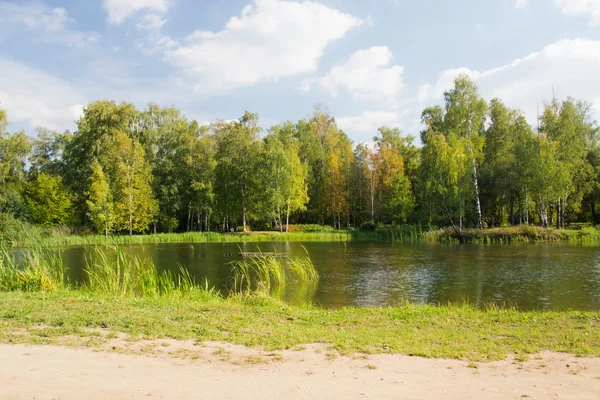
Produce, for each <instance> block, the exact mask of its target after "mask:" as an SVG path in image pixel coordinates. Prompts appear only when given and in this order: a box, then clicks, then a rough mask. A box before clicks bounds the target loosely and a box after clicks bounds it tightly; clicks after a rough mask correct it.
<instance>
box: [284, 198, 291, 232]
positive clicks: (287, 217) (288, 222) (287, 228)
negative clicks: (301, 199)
mask: <svg viewBox="0 0 600 400" xmlns="http://www.w3.org/2000/svg"><path fill="white" fill-rule="evenodd" d="M289 231H290V202H289V201H288V206H287V215H286V217H285V233H288V232H289Z"/></svg>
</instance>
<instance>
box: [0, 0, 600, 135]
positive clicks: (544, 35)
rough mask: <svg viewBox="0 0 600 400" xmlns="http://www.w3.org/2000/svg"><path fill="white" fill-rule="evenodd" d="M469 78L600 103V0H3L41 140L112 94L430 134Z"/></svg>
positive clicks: (10, 49) (216, 113)
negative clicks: (426, 126)
mask: <svg viewBox="0 0 600 400" xmlns="http://www.w3.org/2000/svg"><path fill="white" fill-rule="evenodd" d="M460 72H465V73H468V74H470V75H471V76H472V77H473V79H474V80H475V81H476V83H477V84H478V85H479V87H480V89H481V93H482V95H483V96H484V97H485V98H486V99H488V100H489V99H491V98H493V97H500V98H502V99H503V100H504V101H505V102H506V104H507V105H509V106H512V107H516V108H520V109H522V110H523V112H524V113H525V115H526V116H527V117H528V118H529V120H530V123H531V124H535V116H536V110H537V107H538V105H541V104H543V102H544V101H546V100H549V99H550V98H551V97H552V94H553V92H554V93H555V94H556V95H557V96H558V97H560V98H564V97H566V96H574V97H577V98H582V99H585V100H587V101H590V102H593V103H594V104H596V108H595V110H597V111H598V110H600V108H599V107H598V106H600V0H486V1H477V0H457V1H453V2H448V1H441V0H422V1H413V0H370V1H366V0H320V1H317V0H315V1H292V0H227V1H225V0H129V1H124V0H88V1H85V2H83V1H76V0H60V1H59V0H45V1H42V0H40V1H31V2H30V1H28V0H22V1H16V0H12V1H10V0H9V1H7V0H0V107H1V108H5V109H6V110H7V112H8V114H9V118H10V120H11V121H12V127H11V129H12V130H16V129H24V130H25V131H26V132H28V133H30V134H34V132H35V130H34V129H35V127H36V126H45V127H48V128H50V129H57V130H63V129H74V127H75V124H74V121H75V120H76V119H77V118H78V117H79V116H80V115H81V111H82V108H83V107H85V105H86V104H87V103H88V102H89V101H93V100H100V99H111V100H117V101H131V102H133V103H135V104H136V106H138V107H140V108H143V107H144V106H145V104H147V103H148V102H155V103H158V104H160V105H163V106H171V105H172V106H176V107H178V108H180V109H181V110H182V111H183V112H184V113H185V114H186V115H187V116H188V118H190V119H196V120H198V121H200V122H211V121H215V120H217V119H234V118H238V117H239V116H240V115H242V114H243V112H244V110H245V109H248V110H250V111H252V112H257V113H258V114H259V115H260V117H261V121H262V125H263V127H265V128H268V127H269V126H270V125H272V124H275V123H279V122H283V121H286V120H294V121H295V120H298V119H301V118H304V117H305V116H307V115H309V114H310V113H311V112H312V109H313V105H314V104H316V103H321V104H324V105H326V106H327V107H328V109H329V110H330V112H331V113H332V114H333V115H334V116H335V117H336V119H337V121H338V124H339V125H340V126H341V127H342V128H343V129H344V130H345V131H346V132H347V133H348V134H349V135H350V137H351V138H352V139H354V140H356V141H368V140H370V139H371V138H372V137H373V135H374V134H375V133H376V129H377V127H378V126H381V125H387V126H394V127H400V128H401V129H402V130H403V131H404V132H405V133H406V134H412V135H414V136H418V132H419V129H420V124H419V117H420V113H421V111H422V109H423V108H424V107H426V106H428V105H434V104H440V103H441V95H442V93H443V91H444V90H445V89H447V88H449V87H450V86H451V84H452V80H453V78H454V77H455V76H456V75H457V74H458V73H460ZM597 111H596V114H597V115H598V112H597Z"/></svg>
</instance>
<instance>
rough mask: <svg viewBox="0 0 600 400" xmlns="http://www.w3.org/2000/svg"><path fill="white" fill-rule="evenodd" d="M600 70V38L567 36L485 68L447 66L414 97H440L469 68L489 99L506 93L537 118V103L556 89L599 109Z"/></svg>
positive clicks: (561, 94) (562, 95) (505, 96)
mask: <svg viewBox="0 0 600 400" xmlns="http://www.w3.org/2000/svg"><path fill="white" fill-rule="evenodd" d="M598 71H600V40H583V39H575V40H567V39H564V40H560V41H558V42H556V43H553V44H551V45H549V46H546V47H544V48H543V49H542V50H541V51H539V52H536V53H532V54H530V55H528V56H526V57H524V58H520V59H517V60H515V61H513V62H512V63H510V64H507V65H504V66H501V67H498V68H494V69H490V70H487V71H476V70H472V69H469V68H458V69H453V70H447V71H444V72H442V73H441V74H440V76H439V78H438V80H437V82H436V83H434V84H429V85H423V86H421V88H420V89H419V91H418V95H417V98H416V99H417V101H418V102H420V103H424V102H433V101H437V100H439V99H440V98H441V96H442V94H443V92H444V91H445V90H447V89H450V88H451V87H452V86H453V80H454V78H456V77H457V76H458V75H459V74H460V73H466V74H467V75H469V76H471V78H472V79H473V80H474V81H475V82H476V83H477V85H478V86H479V89H480V92H481V94H482V95H483V96H484V97H485V98H486V99H488V100H489V99H492V98H494V97H498V98H500V99H502V100H503V101H504V102H505V103H506V104H507V105H508V106H510V107H515V108H519V109H521V110H522V111H524V112H525V114H526V115H527V117H528V119H529V121H530V123H532V124H534V123H535V120H536V113H537V107H538V105H541V103H542V102H543V101H547V100H550V99H551V98H552V96H553V95H557V96H558V97H559V98H565V97H566V96H572V97H576V98H581V99H583V100H587V101H591V102H593V103H594V105H595V109H596V110H597V111H598V110H600V81H599V80H598V79H597V77H598Z"/></svg>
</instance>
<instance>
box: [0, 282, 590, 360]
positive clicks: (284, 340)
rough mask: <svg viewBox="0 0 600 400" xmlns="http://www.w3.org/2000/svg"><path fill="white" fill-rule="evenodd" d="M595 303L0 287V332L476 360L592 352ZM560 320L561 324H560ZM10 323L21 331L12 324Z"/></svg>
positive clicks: (33, 337)
mask: <svg viewBox="0 0 600 400" xmlns="http://www.w3.org/2000/svg"><path fill="white" fill-rule="evenodd" d="M599 320H600V313H599V312H579V311H527V312H523V311H519V310H516V309H514V308H498V307H493V306H490V307H484V308H483V309H481V308H477V307H475V306H471V305H468V304H461V305H445V306H430V305H414V304H406V305H403V306H399V307H389V308H342V309H337V310H326V309H321V308H318V307H315V306H311V305H305V306H299V307H297V306H290V305H287V304H285V303H282V302H280V301H278V300H275V299H273V298H271V297H268V296H259V295H247V296H234V297H221V296H215V295H209V294H207V293H206V292H204V291H192V292H191V293H190V294H189V296H186V297H181V296H158V297H142V298H140V297H131V296H126V297H115V296H108V295H104V294H100V293H90V292H86V291H81V290H67V291H65V290H59V291H55V292H37V293H27V292H8V293H0V342H9V341H10V342H12V343H18V342H21V343H48V344H59V345H64V344H69V343H72V344H75V345H77V343H78V342H77V341H76V340H75V341H74V340H73V337H82V338H85V337H86V335H89V332H98V330H101V331H102V332H105V334H106V336H105V339H103V337H102V336H98V337H97V344H98V345H100V344H102V343H103V341H106V340H109V339H110V337H117V336H118V335H119V334H126V335H128V337H129V340H132V341H138V340H145V339H169V338H172V339H179V340H194V341H197V342H203V341H219V342H228V343H233V344H240V345H246V346H261V347H263V348H265V349H268V350H276V349H288V348H294V347H297V346H302V345H307V344H312V343H322V344H325V345H326V346H329V347H330V348H331V349H333V350H337V351H339V352H341V353H343V354H354V353H355V352H365V353H398V354H407V355H415V356H423V357H435V358H457V359H466V360H474V361H486V360H497V359H503V358H505V357H506V356H508V355H511V354H512V355H516V356H518V357H524V356H526V355H528V354H536V353H540V352H542V351H553V352H564V353H570V354H575V355H578V356H600V328H599V326H598V321H599ZM559 328H560V329H559ZM15 332H19V333H18V334H17V333H15Z"/></svg>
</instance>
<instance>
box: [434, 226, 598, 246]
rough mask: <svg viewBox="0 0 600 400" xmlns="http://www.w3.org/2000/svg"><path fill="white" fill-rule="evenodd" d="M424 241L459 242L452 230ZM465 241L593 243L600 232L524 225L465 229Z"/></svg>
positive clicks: (435, 234)
mask: <svg viewBox="0 0 600 400" xmlns="http://www.w3.org/2000/svg"><path fill="white" fill-rule="evenodd" d="M424 239H425V241H428V242H456V243H458V242H459V238H458V235H457V234H456V232H454V230H452V229H450V228H447V229H440V230H435V231H430V232H426V233H425V234H424ZM463 239H464V241H465V242H467V243H515V242H553V241H583V242H586V241H589V242H592V241H598V240H600V231H599V230H598V229H596V228H593V227H584V228H581V229H554V228H542V227H539V226H527V225H523V226H508V227H499V228H486V229H464V230H463Z"/></svg>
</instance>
